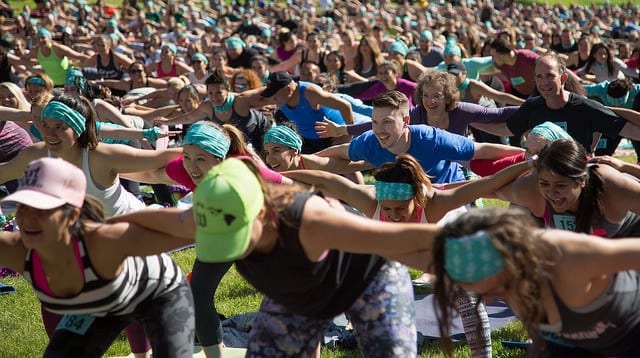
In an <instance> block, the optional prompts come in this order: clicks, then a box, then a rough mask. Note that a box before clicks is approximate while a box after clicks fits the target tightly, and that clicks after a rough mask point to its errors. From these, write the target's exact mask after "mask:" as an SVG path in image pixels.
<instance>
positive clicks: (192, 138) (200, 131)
mask: <svg viewBox="0 0 640 358" xmlns="http://www.w3.org/2000/svg"><path fill="white" fill-rule="evenodd" d="M182 143H183V144H192V145H195V146H198V147H200V148H202V149H203V150H204V151H205V152H207V153H209V154H211V155H213V156H214V157H217V158H220V159H224V158H226V156H227V153H228V152H229V147H230V146H231V142H229V139H228V138H227V137H225V135H224V134H222V132H220V131H219V130H218V129H216V128H214V127H212V126H210V125H208V124H204V123H196V124H194V125H192V126H191V127H190V128H189V131H188V132H187V135H186V136H185V137H184V139H183V140H182Z"/></svg>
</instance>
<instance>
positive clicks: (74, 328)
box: [56, 314, 96, 336]
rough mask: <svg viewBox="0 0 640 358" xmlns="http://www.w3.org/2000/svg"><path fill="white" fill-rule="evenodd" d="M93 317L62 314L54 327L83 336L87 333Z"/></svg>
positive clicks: (93, 319)
mask: <svg viewBox="0 0 640 358" xmlns="http://www.w3.org/2000/svg"><path fill="white" fill-rule="evenodd" d="M95 319H96V318H95V317H93V316H90V315H68V314H66V315H64V316H63V317H62V320H61V321H60V323H59V324H58V327H56V329H64V330H66V331H69V332H73V333H75V334H78V335H81V336H84V334H85V333H87V330H88V329H89V327H91V324H93V321H95Z"/></svg>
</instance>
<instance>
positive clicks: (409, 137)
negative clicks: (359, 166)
mask: <svg viewBox="0 0 640 358" xmlns="http://www.w3.org/2000/svg"><path fill="white" fill-rule="evenodd" d="M372 124H373V129H372V130H370V131H367V132H365V133H363V134H362V135H361V136H359V137H357V138H355V139H354V140H353V141H352V142H351V143H347V144H341V145H336V146H333V147H330V148H327V149H325V150H323V151H321V152H318V153H316V154H317V155H319V156H324V157H333V158H341V159H350V160H352V161H357V160H364V161H366V162H368V163H371V164H372V165H373V166H375V167H380V166H381V165H382V164H384V163H387V162H395V161H396V156H397V155H399V154H403V153H407V154H410V155H412V156H413V157H415V158H416V160H418V162H419V163H420V164H421V165H422V168H423V169H424V171H425V172H426V173H427V174H429V175H430V176H431V177H432V181H433V182H435V183H450V182H456V181H462V180H464V175H463V174H462V170H461V169H460V165H459V164H458V163H457V161H469V160H471V159H474V158H476V159H480V158H482V159H490V158H501V157H504V156H508V155H515V154H518V153H520V152H522V149H520V148H514V147H509V146H505V145H501V144H491V143H474V142H473V141H472V140H470V139H468V138H466V137H463V136H460V135H457V134H453V133H449V132H447V131H444V130H441V129H437V128H434V127H431V126H426V125H411V126H410V125H409V100H408V99H407V97H406V96H405V95H404V94H402V93H400V92H398V91H390V92H386V93H384V94H382V95H380V96H378V97H376V99H374V100H373V118H372Z"/></svg>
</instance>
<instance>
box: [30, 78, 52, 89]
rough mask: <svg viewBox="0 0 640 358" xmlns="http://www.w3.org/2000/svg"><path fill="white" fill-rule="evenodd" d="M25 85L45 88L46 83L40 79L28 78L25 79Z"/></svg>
mask: <svg viewBox="0 0 640 358" xmlns="http://www.w3.org/2000/svg"><path fill="white" fill-rule="evenodd" d="M27 83H29V84H32V85H38V86H42V87H45V86H46V85H47V83H46V82H45V81H44V80H43V79H42V78H40V77H29V78H27Z"/></svg>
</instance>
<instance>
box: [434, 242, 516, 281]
mask: <svg viewBox="0 0 640 358" xmlns="http://www.w3.org/2000/svg"><path fill="white" fill-rule="evenodd" d="M445 240H446V241H445V243H444V267H445V269H446V270H447V273H448V274H449V276H450V277H451V278H452V279H453V280H455V281H459V282H477V281H482V280H484V279H486V278H489V277H491V276H493V275H495V274H497V273H498V272H500V271H502V269H503V268H504V258H503V257H502V255H501V254H500V252H498V250H497V249H496V247H495V246H494V245H493V242H492V241H491V236H490V235H489V234H488V233H487V232H486V231H484V230H482V231H478V232H476V233H473V234H471V235H466V236H462V237H447V238H446V239H445Z"/></svg>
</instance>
